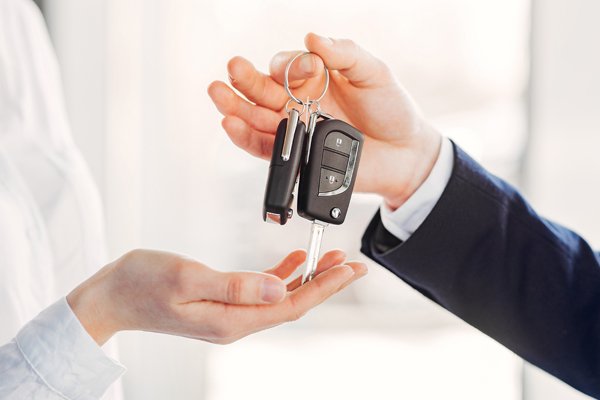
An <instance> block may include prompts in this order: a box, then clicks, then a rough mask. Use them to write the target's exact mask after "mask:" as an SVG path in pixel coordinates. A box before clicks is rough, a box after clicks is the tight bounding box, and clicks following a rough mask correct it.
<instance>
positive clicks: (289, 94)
mask: <svg viewBox="0 0 600 400" xmlns="http://www.w3.org/2000/svg"><path fill="white" fill-rule="evenodd" d="M306 54H314V53H310V52H308V51H305V52H302V53H298V54H296V55H295V56H294V57H293V58H292V59H291V60H290V61H289V62H288V64H287V65H286V67H285V79H284V82H283V86H284V87H285V91H286V92H287V94H288V96H290V98H291V99H292V100H294V101H295V102H296V103H298V104H300V105H301V106H304V105H305V103H304V102H303V101H302V100H300V99H299V98H297V97H296V96H294V94H293V93H292V91H291V90H290V82H289V74H290V67H291V66H292V64H293V63H294V61H296V59H297V58H298V57H300V56H303V55H306ZM315 55H316V54H315ZM317 57H318V56H317ZM323 68H324V69H325V87H324V88H323V92H321V95H320V96H319V97H318V98H317V99H316V100H313V101H315V102H317V103H318V102H319V101H320V100H322V99H323V97H325V93H327V89H328V88H329V70H328V69H327V67H325V63H323Z"/></svg>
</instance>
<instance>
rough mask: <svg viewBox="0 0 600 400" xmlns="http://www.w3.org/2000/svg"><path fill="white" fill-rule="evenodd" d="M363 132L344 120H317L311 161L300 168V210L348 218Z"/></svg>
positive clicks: (329, 218) (326, 218)
mask: <svg viewBox="0 0 600 400" xmlns="http://www.w3.org/2000/svg"><path fill="white" fill-rule="evenodd" d="M363 141H364V138H363V134H362V133H361V132H359V131H358V130H357V129H356V128H354V127H353V126H351V125H349V124H347V123H346V122H344V121H340V120H336V119H327V120H323V121H319V122H317V124H316V126H315V131H314V133H313V135H312V140H311V143H310V146H306V147H309V148H310V150H309V154H308V161H307V162H306V163H303V165H302V168H301V170H300V185H299V188H298V214H299V215H300V216H301V217H303V218H306V219H308V220H311V221H313V220H315V219H316V220H319V221H322V222H325V223H329V224H334V225H340V224H342V223H343V222H344V220H345V219H346V214H347V212H348V206H349V205H350V199H351V197H352V191H353V189H354V182H355V181H356V173H357V171H358V164H359V162H360V155H361V152H362V146H363Z"/></svg>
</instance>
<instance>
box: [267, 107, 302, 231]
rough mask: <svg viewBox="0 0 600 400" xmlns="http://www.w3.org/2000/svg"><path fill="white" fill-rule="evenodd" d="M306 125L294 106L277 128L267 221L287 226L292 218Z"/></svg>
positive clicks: (270, 169)
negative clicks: (294, 192)
mask: <svg viewBox="0 0 600 400" xmlns="http://www.w3.org/2000/svg"><path fill="white" fill-rule="evenodd" d="M305 136H306V127H305V125H304V122H302V121H301V120H300V112H299V111H298V110H297V109H295V108H292V109H290V110H289V112H288V118H286V119H283V120H282V121H281V122H280V123H279V126H278V127H277V133H276V134H275V143H274V145H273V155H272V156H271V164H270V166H269V176H268V179H267V187H266V189H265V199H264V206H263V220H265V221H267V222H272V223H275V224H280V225H285V223H286V222H287V220H288V219H290V218H291V217H292V214H293V211H292V208H291V205H292V201H293V199H294V194H293V191H294V186H295V184H296V179H297V177H298V170H299V169H300V163H301V161H302V155H303V148H304V140H305Z"/></svg>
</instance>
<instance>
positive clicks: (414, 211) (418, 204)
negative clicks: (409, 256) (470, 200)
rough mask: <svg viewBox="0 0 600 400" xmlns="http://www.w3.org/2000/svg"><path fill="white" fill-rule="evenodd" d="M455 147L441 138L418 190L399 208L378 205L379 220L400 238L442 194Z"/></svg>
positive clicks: (416, 225) (406, 235)
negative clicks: (430, 166)
mask: <svg viewBox="0 0 600 400" xmlns="http://www.w3.org/2000/svg"><path fill="white" fill-rule="evenodd" d="M453 167H454V150H453V147H452V142H450V139H448V138H443V139H442V147H441V149H440V154H439V156H438V159H437V161H436V162H435V165H434V166H433V169H432V170H431V172H430V173H429V176H428V177H427V179H425V181H424V182H423V184H421V186H420V187H419V188H418V189H417V191H416V192H415V193H414V194H413V195H412V196H411V197H410V198H409V199H408V200H407V201H406V202H405V203H404V204H403V205H402V206H401V207H400V208H398V209H396V210H395V211H392V210H391V209H390V208H389V207H388V206H387V205H386V204H385V202H384V203H383V204H382V205H381V207H380V214H381V222H382V223H383V226H384V227H385V229H387V231H388V232H390V233H391V234H392V235H394V236H396V237H397V238H398V239H400V240H402V241H406V240H408V238H410V236H411V235H412V234H413V233H414V232H415V231H416V230H417V229H418V228H419V226H421V224H422V223H423V221H425V219H426V218H427V216H428V215H429V214H430V213H431V210H433V207H435V205H436V203H437V202H438V200H439V199H440V197H441V196H442V193H443V192H444V189H445V188H446V185H447V184H448V181H449V180H450V175H452V169H453Z"/></svg>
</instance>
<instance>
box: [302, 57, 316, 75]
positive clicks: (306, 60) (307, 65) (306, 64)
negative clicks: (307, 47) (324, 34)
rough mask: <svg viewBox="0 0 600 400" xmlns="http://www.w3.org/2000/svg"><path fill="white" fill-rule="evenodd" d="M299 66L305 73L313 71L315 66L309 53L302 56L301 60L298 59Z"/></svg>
mask: <svg viewBox="0 0 600 400" xmlns="http://www.w3.org/2000/svg"><path fill="white" fill-rule="evenodd" d="M300 68H301V69H302V71H304V72H306V73H311V72H313V70H314V68H315V63H314V62H313V59H312V58H311V56H310V55H306V56H304V57H302V60H300Z"/></svg>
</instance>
